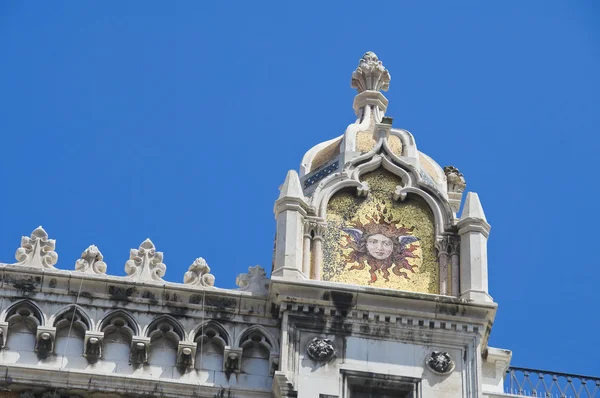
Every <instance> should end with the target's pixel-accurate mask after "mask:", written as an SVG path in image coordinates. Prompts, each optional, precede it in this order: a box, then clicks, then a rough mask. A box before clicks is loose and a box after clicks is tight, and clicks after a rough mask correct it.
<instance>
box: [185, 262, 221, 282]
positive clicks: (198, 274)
mask: <svg viewBox="0 0 600 398" xmlns="http://www.w3.org/2000/svg"><path fill="white" fill-rule="evenodd" d="M209 272H210V267H209V266H208V264H207V263H206V260H204V259H203V258H202V257H198V258H197V259H196V260H194V262H193V263H192V265H190V267H189V268H188V272H186V273H185V274H184V275H183V283H185V284H186V285H197V286H206V287H211V286H214V285H215V277H214V275H213V274H210V273H209Z"/></svg>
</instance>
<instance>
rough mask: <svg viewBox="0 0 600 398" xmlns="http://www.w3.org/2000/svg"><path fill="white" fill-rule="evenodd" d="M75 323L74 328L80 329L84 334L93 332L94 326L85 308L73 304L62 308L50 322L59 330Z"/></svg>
mask: <svg viewBox="0 0 600 398" xmlns="http://www.w3.org/2000/svg"><path fill="white" fill-rule="evenodd" d="M71 322H73V327H75V328H78V329H80V330H81V331H83V332H84V333H85V332H86V331H90V330H93V327H94V324H93V321H92V319H91V318H90V317H89V315H88V314H87V313H86V312H85V310H84V309H83V308H81V307H80V306H78V305H76V304H71V305H68V306H66V307H63V308H61V309H60V310H58V311H57V312H56V314H54V315H52V316H51V317H50V319H49V321H48V323H49V324H51V325H52V326H54V327H55V328H56V329H57V330H58V329H60V328H62V327H64V325H68V324H70V323H71Z"/></svg>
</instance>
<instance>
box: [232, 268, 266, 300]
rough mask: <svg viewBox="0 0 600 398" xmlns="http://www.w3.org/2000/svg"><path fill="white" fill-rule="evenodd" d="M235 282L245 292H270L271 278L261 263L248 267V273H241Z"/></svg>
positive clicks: (261, 293) (263, 293) (264, 293)
mask: <svg viewBox="0 0 600 398" xmlns="http://www.w3.org/2000/svg"><path fill="white" fill-rule="evenodd" d="M235 284H236V285H238V286H239V287H240V288H239V289H238V290H241V291H244V292H252V293H255V294H260V295H267V294H268V292H269V278H267V273H266V272H265V270H264V268H263V267H261V266H260V265H255V266H254V267H248V273H247V274H239V275H238V276H237V278H236V279H235Z"/></svg>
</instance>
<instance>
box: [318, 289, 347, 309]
mask: <svg viewBox="0 0 600 398" xmlns="http://www.w3.org/2000/svg"><path fill="white" fill-rule="evenodd" d="M323 300H327V301H329V300H331V302H332V303H333V305H334V306H335V308H337V309H338V310H340V311H341V312H344V313H347V311H348V309H350V308H352V307H353V302H354V295H353V294H352V293H346V292H338V291H335V290H331V291H326V292H325V293H323Z"/></svg>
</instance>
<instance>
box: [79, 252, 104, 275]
mask: <svg viewBox="0 0 600 398" xmlns="http://www.w3.org/2000/svg"><path fill="white" fill-rule="evenodd" d="M103 259H104V257H103V256H102V253H100V250H98V248H97V247H96V246H95V245H90V247H88V248H87V249H85V251H84V252H83V253H81V258H80V259H79V260H77V262H75V271H79V272H85V273H88V274H106V263H105V262H104V261H102V260H103Z"/></svg>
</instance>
